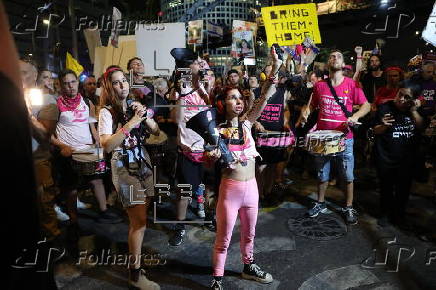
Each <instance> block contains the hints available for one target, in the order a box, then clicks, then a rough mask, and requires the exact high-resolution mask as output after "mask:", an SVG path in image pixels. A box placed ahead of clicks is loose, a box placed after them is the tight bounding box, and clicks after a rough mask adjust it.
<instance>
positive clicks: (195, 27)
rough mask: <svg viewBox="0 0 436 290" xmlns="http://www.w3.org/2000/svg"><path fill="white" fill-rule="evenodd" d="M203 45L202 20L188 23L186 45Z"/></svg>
mask: <svg viewBox="0 0 436 290" xmlns="http://www.w3.org/2000/svg"><path fill="white" fill-rule="evenodd" d="M202 43H203V20H194V21H189V22H188V44H202Z"/></svg>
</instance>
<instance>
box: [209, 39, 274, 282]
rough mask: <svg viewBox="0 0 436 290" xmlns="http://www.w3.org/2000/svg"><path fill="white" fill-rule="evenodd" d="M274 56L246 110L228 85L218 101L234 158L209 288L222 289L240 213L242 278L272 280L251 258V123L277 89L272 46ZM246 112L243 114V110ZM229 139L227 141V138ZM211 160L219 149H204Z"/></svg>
mask: <svg viewBox="0 0 436 290" xmlns="http://www.w3.org/2000/svg"><path fill="white" fill-rule="evenodd" d="M271 56H272V58H273V59H274V64H273V70H272V73H271V75H270V76H269V77H268V81H266V82H265V84H264V86H263V88H262V93H261V97H260V98H258V99H257V100H255V101H254V103H253V106H252V107H251V108H249V109H248V110H246V102H245V101H244V97H243V95H242V92H241V90H240V89H238V88H234V87H231V86H228V87H226V88H225V89H224V90H223V94H222V95H221V96H220V98H219V99H218V101H217V112H218V116H219V117H220V118H221V119H223V122H224V124H225V125H224V126H221V127H220V129H219V131H220V135H221V136H222V138H224V139H228V141H229V142H228V145H227V146H228V149H229V151H230V153H231V154H232V156H233V159H234V160H235V161H234V162H232V163H231V164H229V165H228V166H223V167H222V169H221V183H220V187H219V195H218V204H217V209H216V211H217V214H216V219H217V234H216V239H215V245H214V248H213V281H212V285H211V289H218V290H219V289H223V286H222V277H223V275H224V267H225V262H226V258H227V249H228V247H229V245H230V240H231V237H232V232H233V227H234V225H235V222H236V219H237V217H238V215H239V217H240V220H241V254H242V262H243V264H244V269H243V272H242V277H243V278H244V279H249V280H255V281H257V282H260V283H264V284H267V283H271V282H272V281H273V278H272V276H271V274H269V273H267V272H265V271H263V270H262V269H261V268H260V267H259V266H258V265H257V264H256V263H255V261H254V257H253V247H254V236H255V228H256V222H257V214H258V202H259V192H258V188H257V182H256V177H255V171H256V170H255V168H256V167H255V163H256V162H255V160H256V157H257V156H259V153H258V152H257V151H256V146H255V142H254V139H253V136H252V134H251V128H252V126H253V123H254V122H255V121H256V120H257V118H259V117H260V115H261V113H262V111H263V110H264V108H265V106H266V105H267V103H268V99H269V98H271V96H273V95H274V93H275V92H276V86H275V84H277V82H278V80H277V73H278V70H279V68H280V66H281V64H282V60H281V59H279V57H278V55H277V53H276V51H275V50H274V49H273V48H272V49H271ZM245 112H246V113H245ZM230 132H237V133H238V134H236V135H239V140H238V141H240V142H237V143H238V144H235V143H234V142H233V141H234V138H233V135H235V134H232V133H230ZM229 139H230V140H229ZM207 156H208V157H209V158H210V159H212V160H218V159H220V158H221V151H220V149H219V148H218V149H216V150H213V151H210V152H207Z"/></svg>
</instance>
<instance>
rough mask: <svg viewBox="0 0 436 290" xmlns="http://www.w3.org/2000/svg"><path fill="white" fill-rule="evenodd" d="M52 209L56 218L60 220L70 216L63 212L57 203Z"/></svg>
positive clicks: (68, 218)
mask: <svg viewBox="0 0 436 290" xmlns="http://www.w3.org/2000/svg"><path fill="white" fill-rule="evenodd" d="M54 210H55V212H56V216H57V218H58V220H60V221H61V222H65V221H68V220H70V217H69V216H68V215H67V214H66V213H64V212H63V211H62V210H61V208H60V207H59V206H58V205H57V204H55V206H54Z"/></svg>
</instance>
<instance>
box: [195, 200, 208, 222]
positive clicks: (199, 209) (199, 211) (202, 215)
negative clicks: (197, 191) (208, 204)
mask: <svg viewBox="0 0 436 290" xmlns="http://www.w3.org/2000/svg"><path fill="white" fill-rule="evenodd" d="M197 215H198V217H199V218H201V219H204V218H205V217H206V213H205V212H204V203H202V202H200V203H198V207H197Z"/></svg>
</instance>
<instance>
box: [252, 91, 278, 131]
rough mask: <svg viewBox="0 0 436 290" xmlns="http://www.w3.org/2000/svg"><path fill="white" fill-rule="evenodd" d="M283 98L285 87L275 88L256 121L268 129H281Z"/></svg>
mask: <svg viewBox="0 0 436 290" xmlns="http://www.w3.org/2000/svg"><path fill="white" fill-rule="evenodd" d="M284 98H285V88H277V91H276V92H275V93H274V95H272V97H271V98H270V99H269V100H268V103H267V105H266V106H265V109H264V110H263V112H262V114H261V115H260V117H259V119H258V121H259V122H260V123H261V124H262V126H263V127H264V128H265V129H266V130H269V131H280V132H281V131H283V123H284V116H283V113H284V110H285V108H284Z"/></svg>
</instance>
